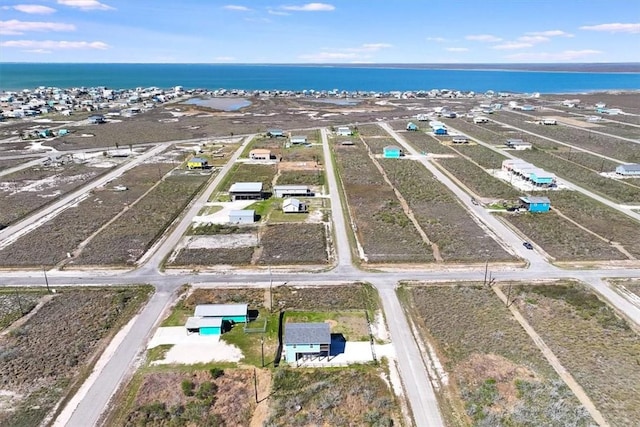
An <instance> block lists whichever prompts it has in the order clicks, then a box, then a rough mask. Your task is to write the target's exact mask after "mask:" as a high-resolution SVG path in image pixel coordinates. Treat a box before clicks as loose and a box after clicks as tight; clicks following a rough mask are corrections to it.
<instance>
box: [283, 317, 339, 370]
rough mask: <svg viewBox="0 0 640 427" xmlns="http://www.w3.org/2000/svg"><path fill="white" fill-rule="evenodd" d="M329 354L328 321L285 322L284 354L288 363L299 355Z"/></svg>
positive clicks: (329, 333) (329, 332)
mask: <svg viewBox="0 0 640 427" xmlns="http://www.w3.org/2000/svg"><path fill="white" fill-rule="evenodd" d="M330 354H331V329H330V327H329V324H328V323H285V325H284V356H285V360H286V361H287V362H289V363H292V362H295V361H297V360H298V359H299V358H300V357H301V356H318V357H321V356H326V357H329V355H330Z"/></svg>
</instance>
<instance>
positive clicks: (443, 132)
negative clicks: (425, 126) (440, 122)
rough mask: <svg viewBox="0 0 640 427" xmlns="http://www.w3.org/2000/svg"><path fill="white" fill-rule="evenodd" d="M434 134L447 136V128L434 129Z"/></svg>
mask: <svg viewBox="0 0 640 427" xmlns="http://www.w3.org/2000/svg"><path fill="white" fill-rule="evenodd" d="M433 134H434V135H446V134H447V128H444V127H435V128H433Z"/></svg>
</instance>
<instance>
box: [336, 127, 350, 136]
mask: <svg viewBox="0 0 640 427" xmlns="http://www.w3.org/2000/svg"><path fill="white" fill-rule="evenodd" d="M336 135H338V136H351V135H353V132H351V128H349V127H348V126H339V127H338V129H336Z"/></svg>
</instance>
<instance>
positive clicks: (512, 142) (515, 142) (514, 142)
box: [505, 138, 532, 150]
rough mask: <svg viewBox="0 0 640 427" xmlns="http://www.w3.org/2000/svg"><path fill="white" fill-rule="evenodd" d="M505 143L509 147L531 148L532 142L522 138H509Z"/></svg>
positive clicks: (518, 148)
mask: <svg viewBox="0 0 640 427" xmlns="http://www.w3.org/2000/svg"><path fill="white" fill-rule="evenodd" d="M505 145H506V146H507V147H509V148H513V149H515V150H531V147H532V144H531V143H530V142H525V141H523V140H521V139H515V138H512V139H507V142H505Z"/></svg>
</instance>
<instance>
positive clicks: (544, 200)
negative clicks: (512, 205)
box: [520, 197, 551, 212]
mask: <svg viewBox="0 0 640 427" xmlns="http://www.w3.org/2000/svg"><path fill="white" fill-rule="evenodd" d="M520 201H521V202H522V206H523V207H524V208H525V209H526V210H527V211H529V212H549V209H550V208H551V201H550V200H549V198H548V197H520Z"/></svg>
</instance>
